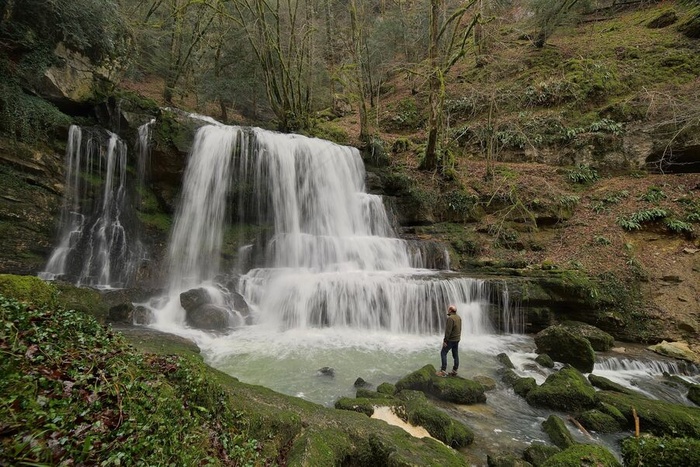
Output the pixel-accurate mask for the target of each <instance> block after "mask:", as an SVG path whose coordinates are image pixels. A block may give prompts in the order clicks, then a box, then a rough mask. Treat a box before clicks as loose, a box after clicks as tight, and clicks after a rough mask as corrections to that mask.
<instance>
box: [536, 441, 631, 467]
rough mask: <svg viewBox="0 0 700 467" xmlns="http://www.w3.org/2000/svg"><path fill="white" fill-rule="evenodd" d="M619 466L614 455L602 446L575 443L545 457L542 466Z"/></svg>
mask: <svg viewBox="0 0 700 467" xmlns="http://www.w3.org/2000/svg"><path fill="white" fill-rule="evenodd" d="M584 466H590V467H620V463H619V462H618V461H617V459H615V456H613V454H612V453H611V452H610V451H608V450H607V449H605V448H604V447H602V446H597V445H593V444H577V445H574V446H571V447H569V448H567V449H565V450H564V451H562V452H560V453H557V454H554V455H553V456H552V457H550V458H549V459H547V460H546V461H545V462H544V463H543V464H542V467H584Z"/></svg>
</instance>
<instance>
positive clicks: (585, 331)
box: [562, 321, 615, 352]
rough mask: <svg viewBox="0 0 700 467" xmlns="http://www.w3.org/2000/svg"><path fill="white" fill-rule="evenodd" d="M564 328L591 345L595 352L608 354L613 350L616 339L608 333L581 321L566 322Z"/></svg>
mask: <svg viewBox="0 0 700 467" xmlns="http://www.w3.org/2000/svg"><path fill="white" fill-rule="evenodd" d="M562 326H564V327H566V328H567V329H569V330H570V331H571V332H573V333H574V334H576V335H578V336H581V337H583V338H585V339H586V340H587V341H588V342H590V343H591V347H593V350H595V351H597V352H607V351H608V350H610V349H612V348H613V345H614V344H615V339H614V338H613V336H611V335H610V334H608V333H607V332H605V331H603V330H601V329H598V328H597V327H595V326H591V325H590V324H586V323H582V322H580V321H564V322H563V323H562Z"/></svg>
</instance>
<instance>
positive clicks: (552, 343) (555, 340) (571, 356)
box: [535, 325, 595, 373]
mask: <svg viewBox="0 0 700 467" xmlns="http://www.w3.org/2000/svg"><path fill="white" fill-rule="evenodd" d="M535 345H536V346H537V353H546V354H547V355H549V356H550V357H552V359H553V360H555V361H557V362H562V363H568V364H570V365H571V366H573V367H574V368H576V369H578V370H580V371H582V372H584V373H590V372H591V371H593V365H594V363H595V352H594V351H593V347H592V346H591V343H590V342H589V341H588V339H586V338H585V337H583V336H581V335H578V334H576V333H575V332H573V331H572V330H571V329H570V328H568V327H566V326H563V325H554V326H550V327H548V328H547V329H544V330H542V331H540V332H539V333H537V335H536V336H535Z"/></svg>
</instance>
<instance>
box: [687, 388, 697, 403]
mask: <svg viewBox="0 0 700 467" xmlns="http://www.w3.org/2000/svg"><path fill="white" fill-rule="evenodd" d="M688 399H689V400H690V401H691V402H693V403H694V404H695V405H700V384H693V385H692V386H690V387H689V388H688Z"/></svg>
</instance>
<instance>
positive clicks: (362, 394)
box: [355, 388, 392, 399]
mask: <svg viewBox="0 0 700 467" xmlns="http://www.w3.org/2000/svg"><path fill="white" fill-rule="evenodd" d="M355 397H356V398H358V399H391V398H392V395H391V394H385V393H381V392H379V391H370V390H369V389H362V388H360V389H358V390H357V392H356V393H355Z"/></svg>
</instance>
